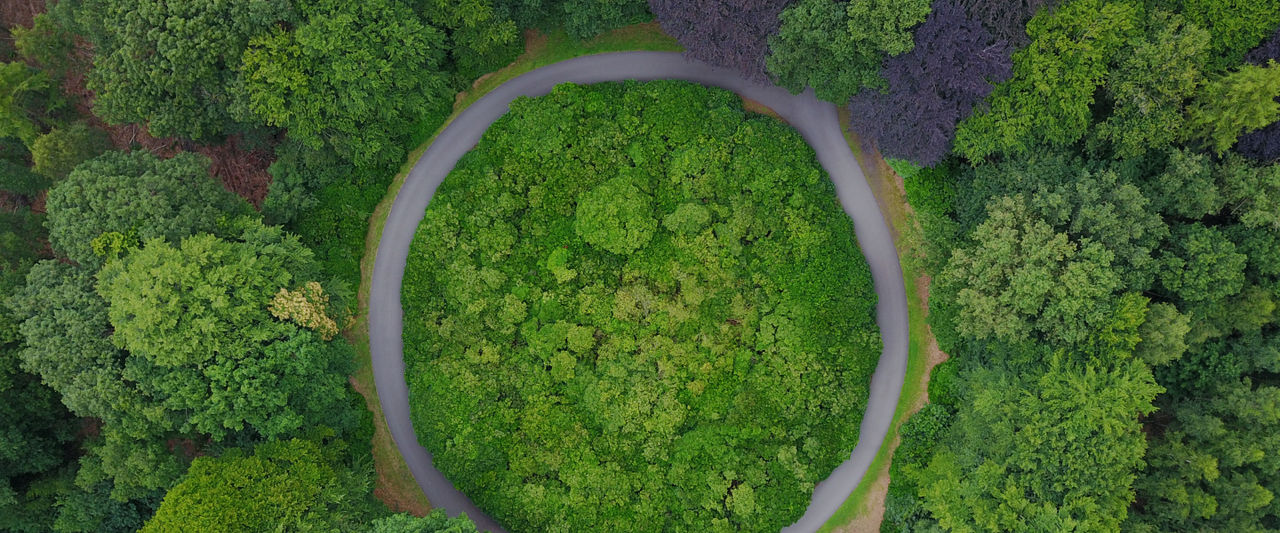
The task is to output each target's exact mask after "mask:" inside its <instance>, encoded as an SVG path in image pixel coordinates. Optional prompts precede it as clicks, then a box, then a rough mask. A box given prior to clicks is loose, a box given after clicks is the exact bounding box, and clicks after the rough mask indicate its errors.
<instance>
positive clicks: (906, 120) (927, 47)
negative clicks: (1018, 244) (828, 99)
mask: <svg viewBox="0 0 1280 533" xmlns="http://www.w3.org/2000/svg"><path fill="white" fill-rule="evenodd" d="M915 43H916V46H915V48H914V49H912V50H911V51H910V52H907V53H905V54H902V55H898V56H894V57H891V58H889V59H887V60H885V62H884V66H883V68H882V69H881V74H882V75H883V76H884V78H885V79H886V80H888V82H889V90H888V92H887V93H882V92H880V91H876V90H864V91H862V92H861V93H859V94H857V95H856V96H854V97H853V99H852V100H850V102H849V109H850V111H851V112H852V121H851V124H850V128H851V129H852V130H853V131H856V132H858V133H859V134H861V135H864V136H867V137H869V138H871V139H872V140H874V141H875V143H876V145H877V146H878V147H879V148H880V151H881V153H883V154H884V155H885V156H887V157H892V158H897V159H906V160H909V161H912V162H915V163H917V164H921V165H925V166H932V165H933V164H935V163H937V162H938V161H940V160H942V158H943V157H945V156H946V155H947V152H949V151H950V150H951V141H952V138H953V137H954V135H955V131H956V125H957V124H959V123H960V121H961V120H964V118H965V117H967V116H969V114H970V113H971V112H973V106H975V105H977V104H978V103H979V102H981V101H982V100H983V99H984V98H986V97H987V95H988V94H990V93H991V90H992V85H993V84H996V83H999V82H1001V81H1004V80H1006V79H1008V78H1009V76H1011V75H1012V61H1011V60H1010V50H1009V46H1008V45H1007V44H1006V43H1005V41H1003V40H1001V39H999V38H997V37H995V36H993V35H991V33H990V32H988V31H987V30H986V29H985V28H983V27H982V24H979V23H978V21H976V20H974V19H972V18H970V17H969V16H968V15H967V14H966V13H965V11H964V9H963V8H961V7H960V6H958V5H956V4H953V3H951V2H950V1H949V0H942V1H940V2H937V3H935V4H934V6H933V12H932V13H930V14H929V17H928V18H927V19H925V21H924V23H922V24H921V25H920V27H918V28H916V33H915Z"/></svg>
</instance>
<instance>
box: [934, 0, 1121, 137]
mask: <svg viewBox="0 0 1280 533" xmlns="http://www.w3.org/2000/svg"><path fill="white" fill-rule="evenodd" d="M1140 15H1141V10H1140V8H1138V7H1135V6H1134V5H1132V4H1129V3H1125V2H1108V1H1105V0H1075V1H1073V2H1070V3H1068V4H1066V5H1063V6H1061V7H1059V8H1057V9H1056V10H1053V11H1042V12H1041V13H1040V14H1039V15H1036V17H1035V18H1033V19H1032V20H1031V22H1030V23H1028V24H1027V33H1028V35H1030V37H1031V44H1030V45H1029V46H1028V47H1027V48H1025V49H1023V50H1020V51H1018V52H1016V53H1014V55H1013V78H1011V79H1010V80H1009V81H1007V82H1005V83H1002V84H1000V85H999V86H997V87H996V89H995V92H994V93H992V95H991V108H990V109H989V110H983V111H979V112H977V113H974V114H973V115H972V116H970V117H969V118H968V119H967V120H965V121H964V122H962V123H960V128H959V130H957V132H956V141H955V142H956V151H957V152H959V153H960V154H961V155H963V156H965V157H967V158H969V159H971V160H981V159H983V158H985V157H987V156H990V155H992V154H997V153H1007V154H1019V155H1022V154H1027V153H1029V152H1031V151H1032V150H1034V149H1036V148H1037V147H1038V146H1041V145H1049V146H1067V145H1070V144H1072V143H1074V142H1076V141H1078V140H1079V139H1080V138H1081V137H1082V136H1083V135H1084V133H1085V131H1086V128H1087V126H1088V125H1089V123H1090V121H1091V119H1092V111H1091V109H1090V106H1091V105H1092V104H1093V103H1094V95H1095V93H1096V92H1097V89H1098V86H1100V85H1102V83H1103V82H1104V80H1105V79H1106V75H1107V66H1108V65H1109V64H1110V63H1111V62H1112V61H1113V60H1115V58H1116V55H1117V54H1118V53H1120V52H1121V51H1122V50H1124V44H1125V42H1126V41H1127V40H1128V39H1130V38H1131V37H1132V35H1133V34H1134V30H1135V28H1136V25H1137V22H1138V20H1139V16H1140Z"/></svg>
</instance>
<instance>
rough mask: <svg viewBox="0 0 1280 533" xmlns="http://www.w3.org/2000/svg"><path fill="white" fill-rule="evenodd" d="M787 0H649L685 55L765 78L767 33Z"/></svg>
mask: <svg viewBox="0 0 1280 533" xmlns="http://www.w3.org/2000/svg"><path fill="white" fill-rule="evenodd" d="M790 3H791V0H750V1H747V2H743V1H741V0H650V1H649V9H651V10H652V11H653V14H654V15H655V16H656V17H657V18H658V23H659V24H661V25H662V30H663V31H665V32H666V33H667V34H668V35H671V36H672V37H675V38H676V40H677V41H680V44H681V45H683V46H684V49H685V55H688V56H689V57H692V58H694V59H697V60H699V61H703V62H706V63H710V64H712V65H718V66H722V67H728V68H731V69H734V70H737V71H738V72H741V73H742V74H743V75H744V76H746V77H747V78H748V79H752V80H756V81H766V80H768V72H767V71H766V69H765V57H767V56H768V55H769V45H768V38H769V36H770V35H773V34H774V33H777V31H778V25H779V24H780V20H779V18H778V16H779V15H781V14H782V9H783V8H785V7H787V5H788V4H790Z"/></svg>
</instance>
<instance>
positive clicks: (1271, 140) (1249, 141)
mask: <svg viewBox="0 0 1280 533" xmlns="http://www.w3.org/2000/svg"><path fill="white" fill-rule="evenodd" d="M1269 59H1274V60H1276V61H1278V62H1280V28H1276V32H1275V33H1273V34H1271V37H1270V38H1268V39H1267V40H1265V41H1263V42H1262V44H1260V45H1258V47H1257V48H1254V49H1253V50H1251V51H1249V55H1247V56H1245V60H1246V61H1248V62H1250V63H1253V64H1255V65H1265V64H1267V60H1269ZM1277 100H1280V97H1278V98H1277ZM1236 152H1239V153H1240V154H1241V155H1244V156H1245V157H1248V158H1251V159H1256V160H1258V161H1265V162H1271V161H1280V121H1276V122H1272V123H1271V125H1269V126H1267V127H1265V128H1262V129H1260V130H1256V131H1251V132H1249V133H1246V134H1244V135H1241V136H1240V140H1238V141H1236Z"/></svg>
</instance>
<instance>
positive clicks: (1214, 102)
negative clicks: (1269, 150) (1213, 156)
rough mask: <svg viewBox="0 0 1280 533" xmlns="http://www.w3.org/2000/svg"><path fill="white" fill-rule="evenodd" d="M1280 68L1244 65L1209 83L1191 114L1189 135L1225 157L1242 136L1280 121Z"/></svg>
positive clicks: (1272, 63)
mask: <svg viewBox="0 0 1280 533" xmlns="http://www.w3.org/2000/svg"><path fill="white" fill-rule="evenodd" d="M1277 98H1280V67H1278V66H1277V65H1276V62H1275V60H1274V59H1273V60H1271V61H1269V62H1267V65H1266V66H1261V67H1260V66H1256V65H1243V66H1241V67H1240V68H1239V69H1237V70H1235V71H1233V72H1231V73H1228V74H1226V75H1225V76H1222V77H1221V78H1218V79H1216V80H1213V81H1211V82H1209V83H1207V84H1205V86H1204V88H1203V89H1202V90H1201V91H1200V93H1199V94H1198V95H1196V99H1195V102H1194V103H1192V105H1191V109H1190V111H1189V112H1188V121H1189V124H1188V130H1187V136H1188V137H1189V138H1191V139H1193V140H1199V141H1201V142H1203V143H1204V144H1205V145H1206V146H1207V147H1208V148H1210V149H1212V150H1213V151H1214V152H1217V153H1218V154H1219V155H1221V154H1222V153H1223V152H1226V151H1227V150H1228V149H1230V148H1231V146H1232V145H1234V144H1235V143H1236V139H1238V138H1239V137H1240V134H1242V133H1247V132H1250V131H1253V130H1256V129H1259V128H1262V127H1264V126H1267V125H1269V124H1271V123H1273V122H1276V121H1277V120H1280V102H1277V101H1276V99H1277Z"/></svg>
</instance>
